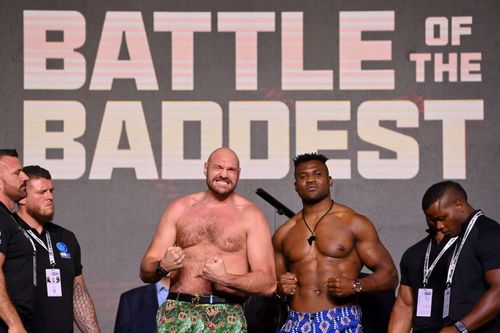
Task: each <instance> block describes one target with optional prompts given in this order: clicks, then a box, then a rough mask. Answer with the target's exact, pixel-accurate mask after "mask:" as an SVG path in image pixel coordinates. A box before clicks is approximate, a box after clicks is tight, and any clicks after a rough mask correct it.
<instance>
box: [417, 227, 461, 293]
mask: <svg viewBox="0 0 500 333" xmlns="http://www.w3.org/2000/svg"><path fill="white" fill-rule="evenodd" d="M457 238H458V237H456V236H455V237H453V238H450V239H449V240H448V242H447V243H446V245H445V246H444V248H443V249H442V250H441V252H439V254H438V256H437V257H436V259H434V261H433V262H432V264H431V267H429V259H430V256H431V246H432V237H431V238H430V240H429V245H428V246H427V251H426V252H425V260H424V288H425V287H426V286H427V282H428V281H429V277H430V276H431V274H432V271H433V270H434V268H435V267H436V265H437V263H438V261H439V259H441V257H442V256H443V254H444V253H445V252H446V251H447V250H448V249H449V248H450V247H451V246H452V245H453V244H454V243H455V241H456V240H457Z"/></svg>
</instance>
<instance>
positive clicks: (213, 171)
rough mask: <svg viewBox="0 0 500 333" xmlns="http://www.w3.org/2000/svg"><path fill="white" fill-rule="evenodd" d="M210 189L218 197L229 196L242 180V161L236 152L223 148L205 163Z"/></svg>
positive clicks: (216, 151)
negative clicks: (240, 179)
mask: <svg viewBox="0 0 500 333" xmlns="http://www.w3.org/2000/svg"><path fill="white" fill-rule="evenodd" d="M204 171H205V176H206V182H207V186H208V189H209V190H210V191H211V192H212V193H213V194H215V195H216V196H220V197H226V196H229V195H230V194H231V193H233V191H234V190H235V189H236V185H237V184H238V179H239V178H240V160H239V159H238V156H237V155H236V153H235V152H234V151H232V150H231V149H229V148H226V147H222V148H218V149H216V150H214V151H213V152H212V153H211V154H210V156H209V157H208V160H207V162H206V163H205V170H204Z"/></svg>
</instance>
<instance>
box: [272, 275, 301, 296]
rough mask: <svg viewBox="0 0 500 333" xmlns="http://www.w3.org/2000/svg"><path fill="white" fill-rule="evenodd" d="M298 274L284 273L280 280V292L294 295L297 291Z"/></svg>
mask: <svg viewBox="0 0 500 333" xmlns="http://www.w3.org/2000/svg"><path fill="white" fill-rule="evenodd" d="M297 281H298V280H297V276H295V274H293V273H290V272H286V273H285V274H282V275H281V276H280V278H279V280H278V288H277V289H278V292H279V293H280V294H283V295H294V294H295V292H296V291H297Z"/></svg>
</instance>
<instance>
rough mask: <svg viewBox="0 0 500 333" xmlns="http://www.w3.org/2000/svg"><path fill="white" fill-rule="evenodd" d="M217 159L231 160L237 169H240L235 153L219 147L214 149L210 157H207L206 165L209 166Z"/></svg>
mask: <svg viewBox="0 0 500 333" xmlns="http://www.w3.org/2000/svg"><path fill="white" fill-rule="evenodd" d="M217 158H224V159H228V158H229V159H233V160H234V161H235V163H236V166H237V168H238V169H239V168H240V159H239V158H238V155H236V153H235V152H234V151H233V150H232V149H230V148H227V147H220V148H217V149H215V150H214V151H213V152H212V153H211V154H210V156H208V160H207V164H210V163H211V162H213V160H215V159H217Z"/></svg>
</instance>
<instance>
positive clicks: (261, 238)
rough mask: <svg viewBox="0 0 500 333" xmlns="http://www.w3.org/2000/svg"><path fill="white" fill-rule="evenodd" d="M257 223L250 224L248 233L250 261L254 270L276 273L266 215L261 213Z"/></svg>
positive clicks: (256, 219)
mask: <svg viewBox="0 0 500 333" xmlns="http://www.w3.org/2000/svg"><path fill="white" fill-rule="evenodd" d="M254 221H255V223H253V225H250V227H249V228H248V233H247V235H248V236H247V251H248V261H249V264H250V268H251V269H252V271H255V270H259V269H260V270H265V271H268V272H269V273H272V274H273V275H274V274H275V271H274V256H273V247H272V244H271V232H270V230H269V224H268V223H267V220H266V219H265V218H264V216H263V215H262V214H261V213H259V214H258V215H257V216H256V218H255V220H254Z"/></svg>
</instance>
